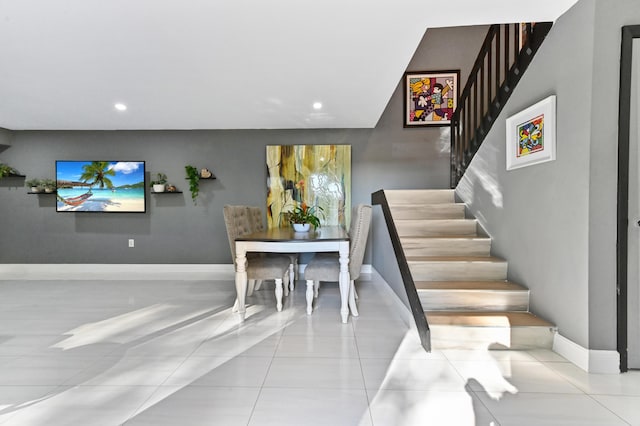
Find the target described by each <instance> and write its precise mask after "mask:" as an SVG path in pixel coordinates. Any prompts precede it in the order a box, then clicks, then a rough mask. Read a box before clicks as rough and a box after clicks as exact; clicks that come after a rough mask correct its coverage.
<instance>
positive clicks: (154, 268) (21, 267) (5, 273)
mask: <svg viewBox="0 0 640 426" xmlns="http://www.w3.org/2000/svg"><path fill="white" fill-rule="evenodd" d="M186 274H188V275H189V278H190V279H211V278H212V277H214V276H215V278H216V279H221V277H220V275H225V277H224V278H226V275H227V274H228V278H229V279H233V276H234V271H233V265H232V264H81V263H66V264H59V263H56V264H53V263H52V264H28V263H25V264H20V263H14V264H9V263H5V264H0V280H52V281H53V280H131V279H136V280H162V279H164V280H173V279H180V278H182V277H184V276H185V275H186ZM194 275H195V277H194Z"/></svg>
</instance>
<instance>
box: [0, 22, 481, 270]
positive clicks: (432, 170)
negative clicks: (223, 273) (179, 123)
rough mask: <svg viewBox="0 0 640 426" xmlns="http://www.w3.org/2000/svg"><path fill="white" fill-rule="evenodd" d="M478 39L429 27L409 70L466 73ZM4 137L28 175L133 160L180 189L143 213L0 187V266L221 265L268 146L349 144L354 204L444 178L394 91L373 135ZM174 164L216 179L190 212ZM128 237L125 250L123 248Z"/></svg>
mask: <svg viewBox="0 0 640 426" xmlns="http://www.w3.org/2000/svg"><path fill="white" fill-rule="evenodd" d="M484 34H485V28H484V27H464V28H455V29H438V30H430V31H429V32H428V33H427V35H428V37H426V38H425V39H424V40H423V42H422V43H421V45H420V47H419V48H418V53H417V54H416V57H418V56H420V58H421V59H420V60H416V59H414V60H413V61H412V63H411V67H413V66H416V68H409V69H413V70H430V69H449V68H461V69H462V73H461V75H462V76H466V74H468V70H469V68H470V67H471V64H472V63H473V59H474V58H475V56H476V54H477V51H478V49H479V46H480V44H481V42H482V39H483V37H484ZM427 52H428V53H427ZM363 66H366V64H363ZM398 80H399V81H400V80H401V76H398ZM462 84H464V82H463V83H462ZM369 90H375V88H369ZM365 94H366V93H365ZM12 136H13V142H12V146H11V147H10V148H9V149H7V150H5V151H4V152H1V153H0V161H2V162H7V163H9V164H11V165H12V166H14V167H16V168H17V169H18V170H20V171H21V172H22V173H23V174H26V175H27V176H28V177H42V178H46V177H53V175H54V162H55V160H57V159H58V160H59V159H77V160H94V159H95V160H98V159H105V160H111V159H124V160H145V161H146V163H147V169H148V170H149V171H150V172H151V173H157V172H164V173H166V174H167V175H168V177H169V180H170V181H171V183H174V184H176V185H178V186H179V187H180V189H182V190H183V191H185V193H184V194H179V195H163V196H158V195H156V196H150V197H149V202H148V205H147V213H146V214H65V213H56V212H55V198H54V197H53V196H51V195H49V196H47V195H39V196H36V195H27V194H26V192H27V188H24V187H19V188H16V187H14V186H12V185H15V184H12V183H8V182H6V181H5V182H0V217H1V218H2V221H3V225H4V226H3V230H2V232H1V233H0V263H214V264H216V263H231V255H230V252H229V247H228V242H227V237H226V231H225V228H224V221H223V218H222V208H223V206H224V205H225V204H255V205H264V203H265V198H266V181H265V179H266V169H265V146H266V145H268V144H350V145H351V146H352V202H353V203H354V204H357V203H360V202H364V203H370V199H371V193H372V192H374V191H376V190H378V189H381V188H445V187H447V185H448V179H449V168H448V161H449V160H448V159H449V152H448V140H449V139H448V130H446V129H444V128H436V129H433V128H431V129H404V128H403V127H402V99H401V93H400V85H399V86H398V89H397V90H396V91H395V92H394V94H393V96H392V98H391V99H390V101H389V105H388V106H387V108H386V110H385V112H384V114H383V115H382V117H381V118H380V120H379V123H378V125H377V126H376V128H375V129H338V130H331V129H318V130H253V131H250V130H202V131H111V132H98V131H96V132H90V131H68V132H61V131H58V132H53V131H38V132H36V131H16V132H12ZM186 164H193V165H195V166H196V167H198V168H202V167H208V168H209V169H211V170H212V171H213V172H214V173H215V174H216V176H217V178H218V179H217V180H215V181H206V182H202V183H201V193H200V194H201V195H200V199H199V201H198V205H197V206H194V205H193V204H192V203H191V200H190V196H189V192H188V186H187V181H186V180H184V166H185V165H186ZM19 184H21V183H19ZM129 238H134V239H135V241H136V247H135V248H128V247H127V240H128V239H129ZM372 251H374V249H371V248H370V249H369V250H368V253H367V256H366V258H365V262H366V263H370V262H371V252H372Z"/></svg>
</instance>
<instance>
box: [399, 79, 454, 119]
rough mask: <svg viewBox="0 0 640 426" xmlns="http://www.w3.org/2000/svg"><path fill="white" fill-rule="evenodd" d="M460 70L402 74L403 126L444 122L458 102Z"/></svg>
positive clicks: (449, 117)
mask: <svg viewBox="0 0 640 426" xmlns="http://www.w3.org/2000/svg"><path fill="white" fill-rule="evenodd" d="M459 80H460V70H453V71H422V72H407V73H405V74H404V85H403V86H404V127H422V126H448V125H450V124H451V116H452V115H453V112H454V111H455V110H456V107H457V106H458V96H459V87H458V81H459Z"/></svg>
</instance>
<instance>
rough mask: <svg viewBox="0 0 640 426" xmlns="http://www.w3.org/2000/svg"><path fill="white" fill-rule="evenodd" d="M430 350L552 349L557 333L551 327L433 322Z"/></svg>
mask: <svg viewBox="0 0 640 426" xmlns="http://www.w3.org/2000/svg"><path fill="white" fill-rule="evenodd" d="M430 329H431V347H432V348H433V349H487V348H490V349H514V350H526V349H551V347H552V345H553V336H554V335H555V333H556V332H557V330H556V329H555V328H550V327H536V326H532V327H463V326H452V325H436V326H432V327H430Z"/></svg>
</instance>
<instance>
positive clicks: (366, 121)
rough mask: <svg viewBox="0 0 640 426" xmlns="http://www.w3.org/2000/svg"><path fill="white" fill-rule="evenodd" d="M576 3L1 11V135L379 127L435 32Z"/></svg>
mask: <svg viewBox="0 0 640 426" xmlns="http://www.w3.org/2000/svg"><path fill="white" fill-rule="evenodd" d="M576 1H577V0H536V1H535V6H532V2H531V0H483V1H479V0H449V1H447V2H443V1H435V0H422V2H420V3H419V7H417V6H416V5H417V4H418V3H416V2H415V1H408V0H375V1H371V0H324V1H317V0H315V1H311V0H272V1H267V0H233V1H231V0H181V1H177V0H58V1H51V0H0V127H4V128H7V129H12V130H43V129H48V130H63V129H69V130H81V129H84V130H115V129H291V128H372V127H375V125H376V123H377V121H378V119H379V118H380V115H381V114H382V112H383V110H384V108H385V107H386V104H387V102H388V100H389V98H390V97H391V95H392V93H393V91H394V90H395V88H396V86H397V84H398V82H399V81H400V80H401V78H402V74H403V73H404V71H405V69H406V67H407V64H408V63H409V61H410V60H411V56H412V55H413V52H414V51H415V50H416V48H417V46H418V43H419V42H420V40H421V38H422V36H423V35H424V32H425V31H426V29H427V28H434V27H450V26H462V25H475V24H489V23H501V22H521V21H548V20H555V19H556V18H557V17H558V16H560V15H561V14H562V13H564V12H565V11H566V10H567V9H568V8H569V7H570V6H572V5H573V4H574V3H576ZM118 102H121V103H124V104H126V105H127V107H128V108H127V110H126V111H117V110H116V109H115V108H114V104H115V103H118ZM314 102H321V103H322V108H321V109H319V110H316V109H314V108H313V103H314Z"/></svg>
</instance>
